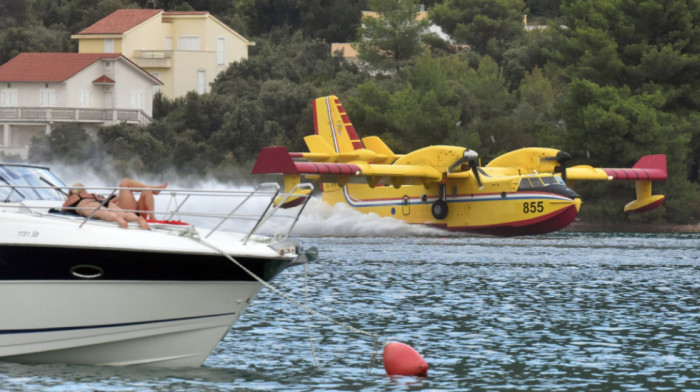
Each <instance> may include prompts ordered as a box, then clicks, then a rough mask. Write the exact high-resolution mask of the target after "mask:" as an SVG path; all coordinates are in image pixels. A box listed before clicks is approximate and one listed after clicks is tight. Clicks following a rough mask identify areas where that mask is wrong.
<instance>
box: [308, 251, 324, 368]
mask: <svg viewBox="0 0 700 392" xmlns="http://www.w3.org/2000/svg"><path fill="white" fill-rule="evenodd" d="M306 264H307V263H304V301H305V302H306V303H305V304H304V305H307V306H308V303H309V284H308V276H307V274H306ZM306 329H308V330H309V347H310V348H311V358H313V360H314V365H316V369H320V368H321V365H319V363H318V359H316V350H315V349H314V336H313V334H312V332H311V313H309V312H306Z"/></svg>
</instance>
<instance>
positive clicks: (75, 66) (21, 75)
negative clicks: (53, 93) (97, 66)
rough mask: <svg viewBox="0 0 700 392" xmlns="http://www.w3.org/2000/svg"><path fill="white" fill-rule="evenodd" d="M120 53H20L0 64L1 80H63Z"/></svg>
mask: <svg viewBox="0 0 700 392" xmlns="http://www.w3.org/2000/svg"><path fill="white" fill-rule="evenodd" d="M119 56H121V54H120V53H20V54H19V55H17V56H16V57H15V58H13V59H12V60H10V61H8V62H6V63H5V64H3V65H2V66H0V82H63V81H65V80H67V79H69V78H70V77H71V76H73V75H75V74H76V73H78V72H80V71H82V70H83V69H85V68H86V67H87V66H89V65H90V64H92V63H94V62H95V61H97V60H100V59H103V58H110V59H113V58H117V57H119Z"/></svg>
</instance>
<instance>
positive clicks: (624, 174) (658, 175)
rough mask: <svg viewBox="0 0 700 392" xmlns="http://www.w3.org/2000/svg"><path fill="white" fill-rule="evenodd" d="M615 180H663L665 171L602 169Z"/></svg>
mask: <svg viewBox="0 0 700 392" xmlns="http://www.w3.org/2000/svg"><path fill="white" fill-rule="evenodd" d="M603 170H604V171H605V173H607V174H608V175H609V176H611V177H612V178H613V179H615V180H633V181H636V180H665V179H666V171H665V170H662V169H603Z"/></svg>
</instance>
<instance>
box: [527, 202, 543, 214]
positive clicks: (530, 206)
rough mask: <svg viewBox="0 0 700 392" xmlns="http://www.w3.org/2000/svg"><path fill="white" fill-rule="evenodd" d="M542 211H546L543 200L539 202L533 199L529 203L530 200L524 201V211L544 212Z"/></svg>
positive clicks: (532, 212)
mask: <svg viewBox="0 0 700 392" xmlns="http://www.w3.org/2000/svg"><path fill="white" fill-rule="evenodd" d="M542 211H544V205H543V203H542V202H541V201H538V202H534V201H531V202H529V203H528V202H525V203H523V212H524V213H526V214H528V213H529V214H534V213H537V212H542Z"/></svg>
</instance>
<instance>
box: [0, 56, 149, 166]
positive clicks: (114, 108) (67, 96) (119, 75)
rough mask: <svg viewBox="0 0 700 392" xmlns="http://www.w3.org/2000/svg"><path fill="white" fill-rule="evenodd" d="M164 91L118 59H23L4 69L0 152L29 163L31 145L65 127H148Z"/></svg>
mask: <svg viewBox="0 0 700 392" xmlns="http://www.w3.org/2000/svg"><path fill="white" fill-rule="evenodd" d="M161 85H162V83H161V82H160V80H158V79H157V78H155V77H154V76H152V75H151V74H149V73H148V72H146V71H145V70H143V69H142V68H140V67H139V66H137V65H136V64H134V63H133V62H132V61H131V60H129V59H127V58H126V57H124V56H122V55H121V54H119V53H21V54H19V55H18V56H17V57H15V58H13V59H12V60H10V61H8V62H7V63H5V64H3V65H2V66H0V151H2V152H4V153H6V154H14V155H19V156H20V157H21V158H26V157H27V154H28V152H29V145H30V143H31V139H32V138H33V137H34V136H36V135H37V134H39V133H40V132H46V133H47V134H48V133H50V132H51V129H52V127H53V126H54V125H55V124H57V123H61V122H77V123H80V124H81V126H82V127H83V128H85V129H86V130H89V131H94V130H96V129H97V128H99V127H100V126H103V125H113V124H117V123H120V122H127V123H133V124H147V123H149V122H150V121H151V116H152V113H153V111H152V109H153V108H152V105H153V91H154V87H155V86H161Z"/></svg>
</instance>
